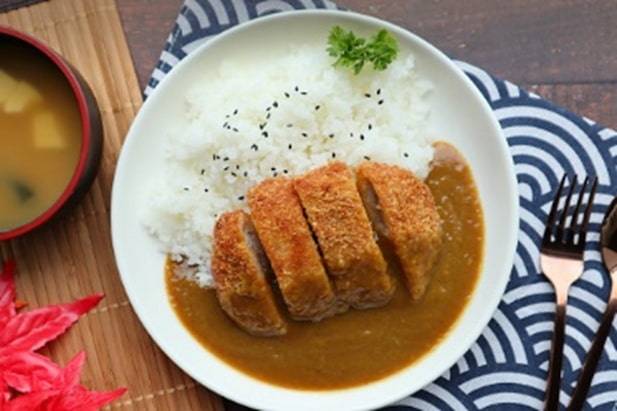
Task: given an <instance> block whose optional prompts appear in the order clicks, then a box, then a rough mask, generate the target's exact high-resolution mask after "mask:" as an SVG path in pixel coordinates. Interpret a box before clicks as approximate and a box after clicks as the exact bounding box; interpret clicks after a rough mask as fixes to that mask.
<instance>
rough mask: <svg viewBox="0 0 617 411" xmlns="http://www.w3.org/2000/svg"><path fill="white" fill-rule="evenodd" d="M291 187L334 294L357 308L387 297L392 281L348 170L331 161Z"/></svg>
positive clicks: (386, 300)
mask: <svg viewBox="0 0 617 411" xmlns="http://www.w3.org/2000/svg"><path fill="white" fill-rule="evenodd" d="M294 187H295V189H296V192H297V193H298V195H299V197H300V201H301V203H302V206H303V207H304V210H305V212H306V215H307V217H308V220H309V223H310V226H311V228H312V229H313V232H314V233H315V235H316V237H317V241H318V243H319V247H320V248H321V251H322V253H323V257H324V260H325V263H326V266H327V268H328V272H329V274H330V275H331V276H332V279H333V281H334V286H335V291H336V293H337V296H338V297H339V298H340V299H341V300H342V301H344V302H346V303H348V304H350V305H351V306H353V307H355V308H369V307H378V306H381V305H384V304H386V303H387V302H388V301H390V298H391V297H392V294H393V292H394V282H393V281H392V278H391V277H390V276H389V275H388V273H387V265H386V262H385V260H384V258H383V255H382V254H381V251H380V249H379V247H378V246H377V243H376V242H375V239H374V237H373V231H372V229H371V225H370V222H369V219H368V217H367V215H366V212H365V210H364V207H363V206H362V200H361V199H360V195H359V194H358V190H357V189H356V183H355V180H354V175H353V173H352V171H351V169H350V168H349V167H348V166H347V165H345V164H344V163H341V162H333V163H330V164H328V165H326V166H323V167H320V168H317V169H315V170H313V171H310V172H308V173H306V174H305V175H303V176H301V177H299V178H297V179H295V180H294Z"/></svg>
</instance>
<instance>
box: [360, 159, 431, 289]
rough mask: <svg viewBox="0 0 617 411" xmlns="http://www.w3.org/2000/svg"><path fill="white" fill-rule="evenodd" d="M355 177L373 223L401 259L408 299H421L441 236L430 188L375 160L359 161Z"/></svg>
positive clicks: (396, 167) (396, 168) (407, 174)
mask: <svg viewBox="0 0 617 411" xmlns="http://www.w3.org/2000/svg"><path fill="white" fill-rule="evenodd" d="M356 177H357V182H358V189H359V191H360V193H361V195H362V198H363V200H364V204H365V206H366V209H367V210H368V214H369V216H370V217H371V220H372V221H373V226H374V227H375V229H376V231H377V232H378V233H379V234H380V235H381V236H383V237H385V238H387V239H389V240H390V242H391V243H392V245H393V247H394V251H395V253H396V255H397V256H398V258H399V260H400V263H401V268H402V269H403V273H404V277H405V282H406V285H407V288H408V289H409V292H410V294H411V298H412V299H414V300H417V299H419V298H421V297H422V296H423V295H424V292H425V291H426V288H427V286H428V283H429V281H430V274H431V269H432V267H433V265H434V264H435V261H436V260H437V256H438V254H439V250H440V249H441V245H442V236H443V227H442V221H441V217H440V216H439V213H438V212H437V208H436V207H435V201H434V199H433V195H432V193H431V191H430V189H429V188H428V186H427V185H426V184H424V182H422V181H421V180H420V179H418V178H417V177H416V176H414V175H413V174H412V173H411V172H410V171H408V170H405V169H403V168H401V167H398V166H392V165H386V164H381V163H376V162H364V163H362V164H360V165H359V166H358V168H357V173H356Z"/></svg>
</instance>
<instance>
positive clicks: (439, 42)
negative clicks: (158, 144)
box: [117, 0, 617, 410]
mask: <svg viewBox="0 0 617 411" xmlns="http://www.w3.org/2000/svg"><path fill="white" fill-rule="evenodd" d="M117 1H118V4H119V7H120V13H121V16H122V19H123V23H124V27H125V31H126V34H127V37H128V43H129V46H130V49H131V52H132V55H133V59H134V61H135V67H136V69H137V74H138V76H139V81H140V84H141V87H142V89H143V88H144V87H145V84H146V82H147V80H148V78H149V76H150V73H151V72H152V69H153V67H154V65H155V63H156V61H157V59H158V57H159V54H160V51H161V49H162V47H163V45H164V42H165V39H166V37H167V35H168V33H169V31H170V30H171V28H172V26H173V24H174V20H175V17H176V15H177V13H178V10H179V8H180V4H181V3H182V1H183V0H117ZM338 3H339V4H340V5H342V6H345V7H347V8H349V9H351V10H355V11H359V12H362V13H366V14H370V15H374V16H377V17H380V18H382V19H385V20H388V21H391V22H394V23H396V24H398V25H400V26H403V27H406V28H408V29H409V30H411V31H413V32H415V33H417V34H419V35H420V36H422V37H424V38H425V39H426V40H428V41H429V42H431V43H433V44H434V45H436V46H437V47H439V48H440V49H441V50H443V51H445V52H446V53H447V54H448V55H450V56H451V57H454V58H457V59H461V60H465V61H467V62H469V63H472V64H475V65H478V66H480V67H482V68H484V69H486V70H488V71H489V72H491V73H492V74H494V75H496V76H498V77H501V78H504V79H508V80H511V81H513V82H514V83H516V84H518V85H521V86H523V87H525V88H527V89H530V90H533V91H535V92H536V93H538V94H540V95H542V96H543V97H545V98H547V99H549V100H552V101H554V102H556V103H557V104H560V105H562V106H565V107H567V108H569V109H570V110H572V111H574V112H576V113H579V114H582V115H585V116H587V117H589V118H591V119H594V120H596V121H599V122H600V123H602V124H604V125H606V126H610V127H613V128H617V28H616V27H615V21H616V18H617V7H616V3H615V2H614V1H613V0H602V1H572V0H525V1H523V0H465V1H460V0H440V1H439V0H430V1H429V0H338ZM226 408H227V409H228V410H232V409H233V410H238V409H242V408H241V407H239V406H236V405H234V404H230V403H227V404H226Z"/></svg>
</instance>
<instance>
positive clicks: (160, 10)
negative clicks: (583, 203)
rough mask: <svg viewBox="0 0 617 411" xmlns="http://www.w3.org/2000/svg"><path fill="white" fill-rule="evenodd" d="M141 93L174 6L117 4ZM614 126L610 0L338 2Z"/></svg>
mask: <svg viewBox="0 0 617 411" xmlns="http://www.w3.org/2000/svg"><path fill="white" fill-rule="evenodd" d="M118 3H119V8H120V14H121V17H122V20H123V24H124V29H125V32H126V35H127V38H128V43H129V47H130V49H131V53H132V55H133V59H134V61H135V68H136V69H137V74H138V77H139V82H140V84H141V87H142V89H143V88H144V86H145V84H146V81H147V79H148V78H149V76H150V73H151V72H152V69H153V68H154V64H155V63H156V61H157V59H158V56H159V53H160V51H161V49H162V47H163V45H164V43H165V39H166V38H167V35H168V34H169V31H170V30H171V27H172V26H173V22H174V19H175V17H176V14H177V13H178V10H179V8H180V5H181V3H182V0H118ZM338 4H340V5H342V6H344V7H347V8H348V9H350V10H354V11H358V12H361V13H365V14H370V15H373V16H376V17H379V18H383V19H386V20H388V21H391V22H393V23H396V24H398V25H400V26H402V27H405V28H407V29H409V30H411V31H413V32H414V33H416V34H419V35H420V36H422V37H423V38H425V39H426V40H428V41H429V42H431V43H433V44H434V45H435V46H437V47H438V48H440V49H441V50H443V51H444V52H445V53H447V54H448V55H449V56H451V57H454V58H457V59H461V60H465V61H467V62H469V63H472V64H475V65H478V66H480V67H482V68H484V69H486V70H488V71H489V72H491V73H492V74H494V75H496V76H498V77H501V78H504V79H508V80H511V81H513V82H514V83H516V84H518V85H521V86H524V87H526V88H528V89H533V90H534V91H536V92H537V93H539V94H540V95H542V96H544V97H546V98H548V99H550V100H553V101H554V102H556V103H557V104H560V105H562V106H565V107H567V108H569V109H571V110H573V111H575V112H577V113H580V114H582V115H585V116H587V117H589V118H592V119H594V120H596V121H598V122H600V123H602V124H604V125H607V126H610V127H615V128H617V116H615V114H616V111H617V105H616V104H615V103H617V47H615V46H616V45H617V28H616V25H615V21H616V20H617V3H615V1H614V0H594V1H588V0H577V1H574V0H465V1H460V0H338Z"/></svg>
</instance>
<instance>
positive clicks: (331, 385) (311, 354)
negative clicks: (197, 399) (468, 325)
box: [166, 143, 484, 390]
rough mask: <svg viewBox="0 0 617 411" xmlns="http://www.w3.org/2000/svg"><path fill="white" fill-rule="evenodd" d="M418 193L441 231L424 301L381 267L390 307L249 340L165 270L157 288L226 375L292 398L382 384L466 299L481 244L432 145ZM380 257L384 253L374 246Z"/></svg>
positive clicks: (449, 169)
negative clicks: (434, 211) (245, 377)
mask: <svg viewBox="0 0 617 411" xmlns="http://www.w3.org/2000/svg"><path fill="white" fill-rule="evenodd" d="M426 183H427V184H428V186H429V187H430V189H431V192H432V193H433V195H434V197H435V202H436V204H437V207H438V210H439V213H440V215H441V217H442V218H443V221H444V233H445V235H444V243H443V248H442V250H441V253H440V256H439V260H438V262H437V264H436V265H435V267H434V269H433V278H432V280H431V283H430V285H429V287H428V289H427V292H426V294H425V295H424V297H423V298H422V299H421V300H420V301H418V302H412V301H411V299H410V297H409V293H408V292H407V290H406V289H405V286H404V284H403V283H402V282H401V280H400V275H399V274H400V273H398V272H397V271H398V268H397V264H396V261H393V259H392V258H388V260H389V262H390V264H389V266H390V268H391V269H392V270H393V271H394V273H395V276H394V277H395V278H396V281H397V290H396V292H395V295H394V297H393V298H392V301H391V302H390V303H389V304H388V305H386V306H384V307H382V308H376V309H370V310H361V311H360V310H350V311H348V312H347V313H345V314H342V315H338V316H335V317H332V318H329V319H326V320H323V321H321V322H319V323H307V322H297V321H292V320H291V319H288V332H287V334H286V335H284V336H280V337H274V338H260V337H254V336H252V335H249V334H247V333H246V332H244V331H242V330H241V329H240V328H238V327H237V326H236V324H234V323H233V322H232V321H231V320H230V319H229V318H228V317H227V315H226V314H225V313H224V312H223V310H222V309H221V308H220V306H219V303H218V301H217V298H216V294H215V292H214V290H209V289H203V288H200V287H199V286H198V285H197V284H195V283H193V282H191V281H189V280H185V279H180V278H178V277H177V276H175V275H174V274H173V265H172V264H168V266H167V269H166V282H167V290H168V294H169V298H170V300H171V303H172V306H173V307H174V309H175V312H176V314H177V315H178V317H179V318H180V320H181V321H182V323H183V324H184V326H185V327H186V328H187V329H188V330H189V331H190V332H191V334H192V335H193V336H194V337H195V338H196V339H197V340H198V341H199V342H200V343H201V344H202V345H203V346H204V347H205V348H206V349H208V350H209V351H211V352H212V353H214V354H215V355H216V356H218V357H219V358H221V359H222V360H224V361H225V362H227V363H228V364H230V365H232V366H233V367H235V368H237V369H239V370H241V371H243V372H245V373H247V374H249V375H251V376H253V377H255V378H257V379H260V380H262V381H266V382H269V383H272V384H276V385H280V386H285V387H289V388H296V389H311V390H327V389H337V388H348V387H351V386H355V385H360V384H365V383H368V382H371V381H375V380H378V379H381V378H383V377H386V376H388V375H390V374H392V373H395V372H397V371H399V370H401V369H402V368H404V367H406V366H408V365H410V364H412V363H413V362H414V361H416V360H418V359H419V358H420V357H422V356H423V355H425V354H426V353H427V352H429V351H430V350H431V349H432V348H433V347H435V346H436V345H437V344H438V343H439V341H440V340H442V339H443V338H444V336H445V335H446V333H447V332H448V330H449V329H450V328H451V327H452V325H453V324H454V323H455V322H456V320H457V319H458V317H459V316H460V314H461V313H462V311H463V309H464V307H465V305H466V304H467V302H468V300H469V297H470V296H471V294H472V293H473V291H474V288H475V285H476V282H477V279H478V276H479V273H480V268H481V265H482V252H483V241H484V223H483V217H482V209H481V205H480V200H479V196H478V192H477V190H476V187H475V184H474V181H473V178H472V175H471V171H470V169H469V167H468V165H467V164H466V162H465V160H464V159H463V158H462V157H461V155H460V154H459V153H458V152H457V151H456V149H454V148H453V147H452V146H450V145H449V144H446V143H438V144H437V146H436V153H435V159H434V161H433V165H432V169H431V172H430V175H429V176H428V178H427V180H426ZM382 246H383V247H384V249H385V250H384V251H386V252H385V253H384V254H385V255H386V257H389V254H392V253H389V252H387V251H388V250H387V248H388V245H387V244H382Z"/></svg>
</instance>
